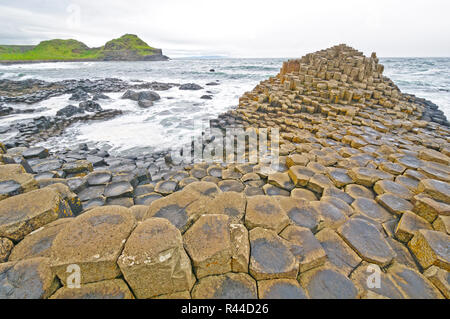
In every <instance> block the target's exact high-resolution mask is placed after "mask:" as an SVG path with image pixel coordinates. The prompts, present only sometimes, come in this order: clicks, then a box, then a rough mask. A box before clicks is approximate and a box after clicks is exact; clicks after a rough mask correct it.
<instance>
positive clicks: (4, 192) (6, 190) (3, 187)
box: [0, 180, 22, 200]
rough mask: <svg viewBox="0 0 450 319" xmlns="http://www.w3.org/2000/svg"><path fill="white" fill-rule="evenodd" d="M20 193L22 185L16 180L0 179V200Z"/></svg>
mask: <svg viewBox="0 0 450 319" xmlns="http://www.w3.org/2000/svg"><path fill="white" fill-rule="evenodd" d="M20 193H22V186H21V185H20V184H19V183H17V182H16V181H13V180H7V181H0V200H2V199H4V198H7V197H10V196H15V195H18V194H20Z"/></svg>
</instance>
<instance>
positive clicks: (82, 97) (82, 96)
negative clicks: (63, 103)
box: [69, 89, 89, 101]
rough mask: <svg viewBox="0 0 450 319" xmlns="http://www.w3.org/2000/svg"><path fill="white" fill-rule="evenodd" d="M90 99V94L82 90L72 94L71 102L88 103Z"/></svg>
mask: <svg viewBox="0 0 450 319" xmlns="http://www.w3.org/2000/svg"><path fill="white" fill-rule="evenodd" d="M88 99H89V94H88V93H87V92H86V91H84V90H82V89H78V90H76V91H75V92H73V93H72V96H71V97H70V98H69V100H71V101H86V100H88Z"/></svg>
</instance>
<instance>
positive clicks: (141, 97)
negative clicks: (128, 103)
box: [122, 90, 161, 101]
mask: <svg viewBox="0 0 450 319" xmlns="http://www.w3.org/2000/svg"><path fill="white" fill-rule="evenodd" d="M122 99H128V100H133V101H157V100H159V99H161V97H160V96H159V94H158V93H156V92H153V91H141V92H136V91H133V90H128V91H126V92H125V93H124V94H123V95H122Z"/></svg>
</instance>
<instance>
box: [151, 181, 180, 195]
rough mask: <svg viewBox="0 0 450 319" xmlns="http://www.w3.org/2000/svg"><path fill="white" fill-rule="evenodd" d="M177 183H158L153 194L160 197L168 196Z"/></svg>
mask: <svg viewBox="0 0 450 319" xmlns="http://www.w3.org/2000/svg"><path fill="white" fill-rule="evenodd" d="M176 188H177V182H175V181H160V182H158V183H157V184H156V186H155V192H157V193H160V194H162V195H168V194H171V193H173V192H174V191H175V189H176Z"/></svg>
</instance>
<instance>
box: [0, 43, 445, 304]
mask: <svg viewBox="0 0 450 319" xmlns="http://www.w3.org/2000/svg"><path fill="white" fill-rule="evenodd" d="M383 69H384V68H383V66H382V65H381V64H380V63H379V61H378V58H377V57H376V54H372V55H371V56H370V57H366V56H364V55H363V54H362V53H361V52H359V51H357V50H355V49H353V48H350V47H348V46H346V45H338V46H335V47H332V48H329V49H326V50H322V51H318V52H315V53H311V54H308V55H306V56H304V57H302V58H301V59H296V60H290V61H287V62H286V63H284V64H283V67H282V69H281V71H280V73H279V74H278V75H276V76H275V77H271V78H269V79H267V80H265V81H262V82H261V83H260V84H258V85H257V86H256V87H255V88H254V89H253V90H252V91H250V92H246V93H245V94H243V96H242V97H241V98H240V100H239V106H238V107H237V109H235V110H231V111H229V112H227V113H225V114H222V115H221V116H219V118H217V119H215V120H212V121H211V126H212V127H214V128H218V129H220V130H225V129H227V128H230V127H233V128H236V127H240V128H247V129H253V130H260V129H261V128H270V129H271V130H272V129H278V130H279V132H280V136H279V149H278V151H279V155H280V156H279V160H278V161H277V163H275V165H271V166H269V165H267V164H266V163H265V162H263V161H259V162H258V163H220V164H217V163H207V162H200V163H191V162H187V163H182V164H183V165H177V164H174V163H173V159H172V158H171V157H170V156H169V154H158V155H155V156H152V157H133V158H131V157H123V158H120V157H112V158H111V157H110V156H109V154H107V152H106V151H104V150H99V149H89V147H88V146H87V145H81V146H80V147H79V148H78V149H73V150H68V151H67V152H62V153H52V152H51V151H50V152H49V150H47V149H45V148H43V147H33V146H32V145H28V144H27V142H29V141H32V138H34V136H36V135H38V133H39V134H41V136H42V138H46V137H47V136H48V135H49V134H50V131H51V130H54V131H55V130H57V129H60V128H61V127H62V125H59V124H57V125H56V126H57V128H54V127H52V126H51V125H52V123H49V124H48V125H49V128H48V129H46V128H45V127H44V128H42V127H43V126H37V125H36V127H30V126H27V127H24V128H23V132H24V133H26V135H23V136H24V138H23V140H20V141H18V140H16V141H15V142H14V143H11V142H9V143H4V145H3V144H1V143H0V154H1V155H0V278H4V279H0V298H15V297H23V296H24V295H25V296H27V297H29V298H55V299H56V298H85V297H91V298H92V297H94V298H126V299H132V298H200V299H205V298H242V299H252V298H261V299H264V298H278V299H286V298H295V299H306V298H311V299H317V298H334V299H356V298H391V299H401V298H411V299H416V298H428V299H441V298H449V297H450V289H449V286H448V276H449V271H450V252H449V250H448V249H447V247H448V246H449V243H450V236H449V233H450V219H449V211H450V169H449V164H450V145H449V137H450V128H449V126H448V122H447V119H446V118H445V116H443V115H442V114H441V113H439V112H438V110H437V107H434V106H431V104H429V103H428V102H424V100H423V99H420V98H417V97H414V96H412V95H409V94H404V93H402V92H401V91H400V90H399V89H398V87H397V86H396V85H395V83H394V82H393V81H391V80H390V79H388V78H386V77H385V76H384V75H383ZM110 81H112V80H110ZM44 84H45V83H42V86H44ZM58 85H67V84H64V83H59V84H58ZM141 85H144V84H141ZM153 85H154V86H153V87H154V89H155V90H156V88H157V87H158V86H160V85H156V84H153ZM89 87H90V88H91V89H92V88H93V87H94V85H93V84H92V83H89ZM95 87H98V88H109V89H110V90H112V88H113V87H115V88H119V89H120V90H122V91H125V90H126V89H129V87H127V85H126V83H122V82H117V83H116V81H114V82H113V83H108V84H107V85H105V83H95ZM33 88H34V87H33ZM60 90H63V89H61V88H60ZM95 93H99V92H95ZM128 93H130V92H128ZM33 94H37V93H35V92H34V91H33ZM147 94H148V93H147ZM14 98H17V99H21V98H23V97H20V96H18V97H16V96H14V97H10V100H8V101H11V100H12V99H14ZM27 98H31V97H30V96H27ZM83 103H84V104H80V107H84V108H86V107H93V106H95V104H94V103H92V102H91V103H86V102H83ZM244 149H245V147H244ZM250 152H251V151H250V150H246V154H245V155H246V158H249V155H250V154H249V153H250ZM37 230H39V231H37ZM74 265H75V266H77V267H78V268H77V269H78V271H79V272H80V273H81V275H82V276H81V279H80V283H81V286H80V288H77V289H72V288H71V287H70V284H71V282H70V280H71V279H70V278H71V276H70V274H71V273H70V271H69V272H68V269H74V268H73V266H74ZM70 267H72V268H70ZM371 278H378V280H375V281H374V282H372V281H370V280H371ZM377 282H379V283H380V285H379V287H378V286H377Z"/></svg>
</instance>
